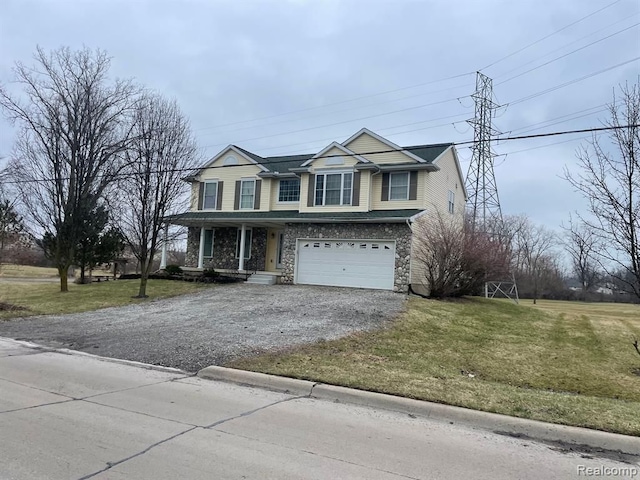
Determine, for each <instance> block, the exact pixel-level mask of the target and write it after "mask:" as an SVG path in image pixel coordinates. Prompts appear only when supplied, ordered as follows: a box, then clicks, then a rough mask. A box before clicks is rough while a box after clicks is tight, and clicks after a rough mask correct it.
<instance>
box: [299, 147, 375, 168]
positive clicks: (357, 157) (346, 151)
mask: <svg viewBox="0 0 640 480" xmlns="http://www.w3.org/2000/svg"><path fill="white" fill-rule="evenodd" d="M332 148H337V149H338V150H340V151H341V152H344V153H345V154H346V155H348V156H350V157H353V158H355V159H356V160H358V161H359V162H362V163H370V161H369V160H367V159H366V158H364V157H361V156H360V155H358V154H357V153H355V152H352V151H351V150H349V149H348V148H347V147H345V146H344V145H342V144H340V143H338V142H332V143H331V144H329V145H327V146H326V147H324V148H323V149H322V150H320V151H319V152H318V153H316V154H315V155H314V156H313V157H311V158H310V159H309V160H307V161H306V162H304V163H303V164H302V165H300V166H301V167H306V166H307V165H309V164H311V162H313V161H314V160H315V159H317V158H322V157H323V156H324V154H325V153H327V152H328V151H329V150H331V149H332Z"/></svg>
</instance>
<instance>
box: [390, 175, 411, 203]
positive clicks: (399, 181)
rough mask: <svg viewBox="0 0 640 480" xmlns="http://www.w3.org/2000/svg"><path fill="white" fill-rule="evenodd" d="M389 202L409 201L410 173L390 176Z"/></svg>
mask: <svg viewBox="0 0 640 480" xmlns="http://www.w3.org/2000/svg"><path fill="white" fill-rule="evenodd" d="M389 200H409V172H401V173H391V174H390V175H389Z"/></svg>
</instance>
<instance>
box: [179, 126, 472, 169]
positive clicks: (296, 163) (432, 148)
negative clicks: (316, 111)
mask: <svg viewBox="0 0 640 480" xmlns="http://www.w3.org/2000/svg"><path fill="white" fill-rule="evenodd" d="M365 134H366V135H369V136H371V137H373V138H375V139H376V140H378V141H380V142H381V143H383V144H385V145H387V146H388V147H389V148H390V149H392V150H397V151H398V152H399V153H403V154H405V155H406V156H407V165H410V164H415V162H418V163H420V164H424V165H428V164H432V165H437V161H438V159H439V158H440V157H441V156H442V154H443V153H444V152H446V151H447V150H448V149H449V148H452V147H453V143H438V144H431V145H414V146H409V147H400V146H398V145H396V144H395V143H393V142H391V141H389V140H387V139H386V138H383V137H381V136H380V135H378V134H376V133H374V132H372V131H371V130H369V129H367V128H363V129H361V130H360V131H358V132H357V133H356V134H354V135H352V136H351V137H349V138H348V139H347V140H345V141H344V142H343V143H338V142H333V143H331V144H330V145H328V146H327V147H325V148H324V149H322V150H321V151H320V152H318V153H315V154H313V153H310V154H301V155H278V156H273V157H261V156H260V155H256V154H255V153H252V152H250V151H248V150H245V149H244V148H241V147H238V146H237V145H229V146H227V147H226V148H224V149H223V150H221V151H220V153H218V154H217V155H216V156H214V157H213V158H212V159H211V160H209V161H208V162H207V163H206V164H205V165H204V166H203V167H200V168H199V169H197V171H196V173H195V174H194V175H192V176H189V177H186V178H185V180H187V181H193V180H194V177H195V176H197V175H199V174H200V173H201V172H202V171H203V170H204V169H206V168H208V167H210V166H211V165H212V164H213V163H214V162H215V161H216V160H218V159H219V158H220V157H222V156H224V155H225V154H226V153H227V152H229V151H230V150H231V151H233V152H235V153H236V154H238V155H239V156H241V157H243V158H244V159H246V160H247V161H248V162H250V163H252V164H254V165H256V166H257V167H258V168H260V170H262V172H263V173H288V172H289V171H290V170H292V169H300V168H304V167H306V166H307V165H308V164H310V163H311V161H312V160H313V159H316V158H320V157H322V156H323V155H324V154H325V153H326V152H327V151H329V150H330V149H332V148H337V149H339V150H341V151H343V152H344V153H345V155H347V156H351V157H354V158H356V159H357V160H358V165H363V164H370V165H375V163H373V162H371V161H370V160H368V159H366V158H364V157H362V155H359V154H357V153H355V152H353V151H352V150H350V149H349V148H347V147H345V144H348V143H350V142H352V141H353V140H355V139H357V138H358V137H360V136H362V135H365ZM454 155H455V149H454ZM456 160H457V157H456ZM457 168H458V171H459V172H460V174H461V178H464V177H463V176H462V173H461V171H460V166H459V164H458V165H457Z"/></svg>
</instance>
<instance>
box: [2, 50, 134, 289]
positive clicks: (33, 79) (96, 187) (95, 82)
mask: <svg viewBox="0 0 640 480" xmlns="http://www.w3.org/2000/svg"><path fill="white" fill-rule="evenodd" d="M34 58H35V65H34V66H33V67H29V66H25V65H23V64H21V63H17V64H16V66H15V68H14V72H15V75H16V80H17V83H18V84H20V85H21V86H22V87H23V92H22V93H23V95H22V96H20V97H13V96H11V95H10V94H9V93H8V92H7V91H6V90H3V89H0V106H2V107H4V110H5V112H6V113H7V116H8V117H9V118H10V119H11V120H13V121H14V122H17V123H18V125H19V127H20V130H19V137H18V141H17V143H16V145H15V147H14V152H13V156H12V158H11V159H10V160H9V165H8V167H7V172H8V175H9V177H10V178H11V179H12V180H13V181H14V182H15V185H16V189H17V191H18V192H19V199H20V201H21V203H22V204H23V205H24V207H25V209H24V210H25V213H27V214H28V216H29V217H30V220H31V221H33V222H34V223H35V224H36V225H37V226H39V227H40V230H41V231H42V232H43V233H44V234H48V236H49V237H50V238H52V239H53V240H54V244H53V247H52V249H51V252H50V253H51V257H52V259H53V260H54V263H55V265H56V267H57V269H58V273H59V275H60V290H61V291H63V292H66V291H67V272H68V269H69V267H70V266H71V265H72V264H73V261H74V253H75V252H74V250H75V246H76V245H77V243H78V241H77V240H78V238H77V237H78V235H79V233H78V232H79V231H80V230H81V225H82V222H83V216H82V215H81V213H80V212H81V211H84V212H90V211H92V210H94V208H95V207H96V206H97V205H98V204H99V202H100V200H101V197H102V196H103V194H104V192H105V189H106V188H107V187H108V186H109V185H110V184H111V183H112V182H113V180H114V179H115V178H116V176H117V175H118V174H119V172H120V169H121V168H122V161H121V158H122V153H123V151H124V149H125V148H126V146H127V141H128V139H129V134H130V118H128V114H129V113H130V111H131V108H132V106H133V104H134V99H135V93H136V88H135V87H134V86H133V85H132V83H131V82H129V81H123V80H116V81H114V82H109V80H108V77H107V74H108V70H109V65H110V59H109V57H108V56H107V54H106V53H105V52H103V51H100V50H96V51H93V50H90V49H87V48H84V49H82V50H79V51H72V50H70V49H69V48H60V49H58V50H54V51H53V52H51V53H50V54H47V53H46V52H45V51H44V50H42V49H41V48H38V49H37V51H36V54H35V57H34Z"/></svg>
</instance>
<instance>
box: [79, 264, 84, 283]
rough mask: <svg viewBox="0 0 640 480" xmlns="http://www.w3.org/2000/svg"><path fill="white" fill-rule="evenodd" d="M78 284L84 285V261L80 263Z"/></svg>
mask: <svg viewBox="0 0 640 480" xmlns="http://www.w3.org/2000/svg"><path fill="white" fill-rule="evenodd" d="M80 284H81V285H84V263H82V264H80Z"/></svg>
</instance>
